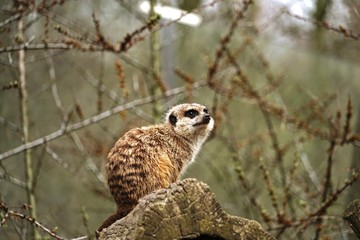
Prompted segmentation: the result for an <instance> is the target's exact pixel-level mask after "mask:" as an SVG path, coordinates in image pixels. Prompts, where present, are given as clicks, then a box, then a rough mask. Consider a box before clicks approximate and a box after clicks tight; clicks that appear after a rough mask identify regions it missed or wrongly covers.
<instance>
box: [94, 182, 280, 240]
mask: <svg viewBox="0 0 360 240" xmlns="http://www.w3.org/2000/svg"><path fill="white" fill-rule="evenodd" d="M99 239H100V240H105V239H151V240H155V239H166V240H168V239H248V240H251V239H262V240H270V239H275V238H273V237H272V236H271V235H270V234H269V233H268V232H266V231H265V230H263V229H262V227H261V225H260V224H259V223H258V222H256V221H253V220H248V219H245V218H241V217H235V216H230V215H228V214H227V213H225V212H224V211H223V210H222V209H221V207H220V204H219V203H218V202H217V201H216V200H215V197H214V194H213V193H212V192H211V191H210V188H209V187H208V186H207V185H206V184H205V183H202V182H200V181H198V180H196V179H185V180H183V181H180V182H177V183H174V184H171V186H170V187H169V188H167V189H161V190H158V191H156V192H154V193H152V194H149V195H147V196H146V197H144V198H142V199H141V200H140V201H139V204H138V206H137V207H136V208H135V209H134V210H133V211H132V212H131V213H129V215H127V216H126V217H124V218H122V219H120V220H118V221H116V222H115V223H114V224H113V225H111V226H110V227H108V228H105V229H103V231H102V232H101V233H100V236H99Z"/></svg>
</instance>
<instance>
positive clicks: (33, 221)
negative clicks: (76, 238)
mask: <svg viewBox="0 0 360 240" xmlns="http://www.w3.org/2000/svg"><path fill="white" fill-rule="evenodd" d="M0 210H1V211H2V212H4V213H5V217H4V218H3V219H2V221H1V224H0V226H2V225H4V224H5V222H6V220H7V218H8V217H10V216H11V217H15V218H20V219H24V220H26V221H28V222H29V223H31V224H32V225H33V226H35V227H37V228H40V229H41V230H43V231H44V232H45V233H47V234H49V235H50V236H51V237H53V238H56V239H58V240H65V239H66V238H64V237H61V236H59V235H57V234H56V233H54V232H53V231H51V230H50V229H48V228H47V227H45V226H44V225H43V224H41V223H40V222H38V221H37V220H36V219H35V218H33V217H29V216H27V215H25V214H23V213H20V212H16V211H12V210H9V208H8V207H6V206H5V204H4V203H2V202H0Z"/></svg>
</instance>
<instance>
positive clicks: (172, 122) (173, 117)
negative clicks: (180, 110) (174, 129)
mask: <svg viewBox="0 0 360 240" xmlns="http://www.w3.org/2000/svg"><path fill="white" fill-rule="evenodd" d="M169 121H170V123H171V125H173V126H175V125H176V122H177V118H176V117H175V116H174V115H172V114H171V115H170V116H169Z"/></svg>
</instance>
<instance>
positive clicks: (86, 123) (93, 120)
mask: <svg viewBox="0 0 360 240" xmlns="http://www.w3.org/2000/svg"><path fill="white" fill-rule="evenodd" d="M206 85H207V83H206V82H205V81H199V82H196V83H194V86H193V88H194V89H195V88H200V87H204V86H206ZM186 91H187V88H186V87H178V88H174V89H171V90H168V91H166V92H165V93H164V94H163V95H161V96H149V97H145V98H141V99H136V100H134V101H131V102H128V103H125V104H122V105H119V106H116V107H114V108H111V109H110V110H107V111H104V112H102V113H100V114H97V115H95V116H92V117H90V118H87V119H85V120H83V121H81V122H78V123H74V124H70V125H67V126H65V127H61V128H60V129H59V130H57V131H55V132H52V133H50V134H48V135H46V136H44V137H42V138H39V139H36V140H34V141H31V142H29V143H27V144H23V145H21V146H18V147H16V148H13V149H11V150H9V151H6V152H4V153H2V154H0V161H2V160H4V159H6V158H9V157H11V156H14V155H16V154H19V153H21V152H23V151H25V150H27V149H32V148H35V147H38V146H40V145H43V144H45V143H48V142H51V141H53V140H55V139H57V138H59V137H61V136H63V135H65V134H67V133H70V132H73V131H76V130H79V129H81V128H84V127H87V126H89V125H92V124H94V123H97V122H99V121H102V120H104V119H105V118H108V117H110V116H112V115H114V114H116V113H119V112H121V111H124V110H128V109H131V108H134V107H138V106H141V105H145V104H148V103H151V102H153V101H155V100H157V99H161V98H167V97H171V96H176V95H179V94H182V93H185V92H186Z"/></svg>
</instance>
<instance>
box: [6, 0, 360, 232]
mask: <svg viewBox="0 0 360 240" xmlns="http://www.w3.org/2000/svg"><path fill="white" fill-rule="evenodd" d="M141 3H142V2H141V1H130V0H108V1H90V0H78V1H70V0H53V1H46V0H43V1H37V0H33V1H23V0H3V1H1V3H0V224H1V227H0V238H1V239H3V237H4V239H31V238H37V239H39V238H41V237H46V238H59V239H61V238H75V237H81V236H90V235H93V234H94V230H95V229H97V227H98V226H99V225H100V224H101V223H102V221H103V220H104V219H105V218H106V217H107V216H108V215H109V214H110V213H112V212H113V211H114V203H113V200H112V198H111V196H110V193H109V191H108V190H107V185H106V173H105V164H106V155H107V153H108V151H109V149H110V148H111V147H112V145H113V144H114V143H115V141H116V140H117V139H118V138H119V137H120V136H121V135H122V134H123V133H125V132H126V131H127V130H129V129H130V128H133V127H137V126H142V125H149V124H153V123H156V122H161V121H162V117H163V113H164V111H166V109H168V108H169V107H171V106H172V105H175V104H177V103H182V102H198V103H201V104H205V105H207V106H208V107H209V109H210V110H211V112H212V114H213V116H214V118H215V121H216V129H215V131H214V134H213V135H212V137H211V139H210V140H209V141H208V142H207V143H206V145H205V146H204V148H203V150H202V151H201V153H200V155H199V156H198V160H197V162H196V163H195V164H193V165H192V166H191V168H190V169H189V170H188V171H187V173H186V174H185V176H183V178H185V177H194V178H197V179H199V180H201V181H204V182H206V183H207V184H209V186H210V188H211V190H212V191H213V192H214V194H215V196H216V198H217V200H218V201H219V202H220V203H221V205H222V207H223V208H224V209H225V210H226V211H227V212H228V213H230V214H233V215H238V216H242V217H246V218H250V219H254V220H257V221H259V222H260V223H261V224H262V225H263V227H264V228H265V229H266V230H268V231H269V232H270V233H271V234H273V235H274V236H276V237H277V238H278V239H356V237H355V235H354V233H353V232H352V231H351V229H350V228H349V227H348V226H347V225H346V224H345V222H344V221H343V219H342V213H343V211H344V209H345V207H346V205H347V204H348V203H350V202H351V201H353V200H355V199H356V198H360V191H359V189H360V184H359V180H358V179H359V177H360V170H359V169H360V148H359V147H360V136H359V135H358V134H357V133H358V132H359V131H360V121H359V118H358V115H359V107H360V100H359V98H358V94H359V92H360V80H359V79H360V67H359V66H360V65H359V62H360V54H359V52H360V44H359V39H360V35H359V33H360V13H359V12H360V2H359V1H346V0H298V1H296V0H294V1H292V0H287V1H285V0H282V1H280V0H271V1H267V0H258V1H251V0H243V1H235V0H228V1H223V0H214V1H205V0H204V1H200V0H192V1H190V0H183V1H181V0H178V1H176V0H169V1H165V0H163V1H155V0H152V1H150V2H149V5H150V6H149V8H150V11H149V13H144V12H143V11H141V9H140V5H141ZM156 4H161V5H168V6H173V7H176V8H180V9H182V10H184V11H187V12H190V13H192V14H195V15H196V16H200V17H201V19H202V22H201V23H200V24H195V25H186V24H183V23H182V19H183V18H185V16H188V15H185V14H183V15H180V16H178V17H176V18H175V19H167V18H164V17H161V16H159V14H158V13H157V10H156V9H157V8H156V7H155V6H156ZM35 226H36V227H35Z"/></svg>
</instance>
